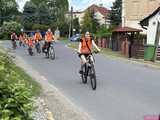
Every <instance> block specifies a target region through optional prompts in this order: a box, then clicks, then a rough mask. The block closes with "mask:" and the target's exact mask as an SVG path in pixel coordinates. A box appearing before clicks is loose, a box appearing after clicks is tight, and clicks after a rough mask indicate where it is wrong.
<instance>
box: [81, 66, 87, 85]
mask: <svg viewBox="0 0 160 120" xmlns="http://www.w3.org/2000/svg"><path fill="white" fill-rule="evenodd" d="M81 78H82V82H83V83H84V84H86V83H87V65H86V64H85V65H84V66H83V67H82V74H81Z"/></svg>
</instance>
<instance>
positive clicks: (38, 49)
mask: <svg viewBox="0 0 160 120" xmlns="http://www.w3.org/2000/svg"><path fill="white" fill-rule="evenodd" d="M36 50H37V53H41V45H40V44H39V43H37V45H36Z"/></svg>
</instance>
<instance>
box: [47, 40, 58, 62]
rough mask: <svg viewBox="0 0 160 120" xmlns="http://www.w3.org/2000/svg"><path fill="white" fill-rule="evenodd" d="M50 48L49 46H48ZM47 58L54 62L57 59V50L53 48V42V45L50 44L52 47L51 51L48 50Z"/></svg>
mask: <svg viewBox="0 0 160 120" xmlns="http://www.w3.org/2000/svg"><path fill="white" fill-rule="evenodd" d="M47 47H48V46H47ZM45 51H46V53H45V54H46V57H47V58H51V59H52V60H54V59H55V57H56V54H55V50H54V46H53V42H51V44H50V47H49V49H48V48H46V50H45Z"/></svg>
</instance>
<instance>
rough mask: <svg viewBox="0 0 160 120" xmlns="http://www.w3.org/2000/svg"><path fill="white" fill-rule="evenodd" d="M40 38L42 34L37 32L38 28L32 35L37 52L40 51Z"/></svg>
mask: <svg viewBox="0 0 160 120" xmlns="http://www.w3.org/2000/svg"><path fill="white" fill-rule="evenodd" d="M41 40H42V35H41V33H40V32H39V30H37V31H36V33H35V35H34V41H35V46H36V49H37V52H38V53H40V52H41V47H40V46H41V45H40V41H41Z"/></svg>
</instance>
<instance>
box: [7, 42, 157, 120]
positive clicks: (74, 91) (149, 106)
mask: <svg viewBox="0 0 160 120" xmlns="http://www.w3.org/2000/svg"><path fill="white" fill-rule="evenodd" d="M7 44H8V43H7ZM5 46H6V47H8V45H6V43H5ZM55 50H56V59H55V60H54V61H52V60H49V59H45V58H44V56H43V55H37V54H36V55H35V56H32V57H31V56H29V55H28V54H27V51H26V50H25V49H24V48H18V49H17V50H16V51H14V52H15V54H16V55H17V56H21V57H23V59H24V60H25V61H26V62H27V63H28V64H29V65H32V67H33V68H34V69H35V70H36V71H38V72H39V73H41V75H42V76H44V77H45V78H46V79H47V80H48V81H49V82H50V83H51V84H53V85H54V86H56V87H57V88H58V89H59V90H60V91H61V92H62V93H63V94H64V95H65V96H66V97H67V98H69V99H70V100H71V101H72V102H73V103H74V104H76V105H77V106H78V107H79V108H81V109H82V110H83V111H85V112H87V113H88V114H89V115H90V116H91V117H92V118H94V119H95V120H143V117H144V116H145V115H158V114H159V113H160V93H159V92H160V70H155V69H151V68H146V67H143V66H141V65H136V64H131V63H126V62H124V61H120V60H116V59H111V58H108V57H104V56H103V55H96V56H95V59H96V67H95V68H96V72H97V83H98V85H97V90H96V91H93V90H92V89H91V86H90V83H89V84H86V85H84V84H82V82H81V79H80V75H79V74H78V70H79V67H80V61H79V58H78V57H77V54H76V53H75V52H74V51H73V50H72V49H70V48H67V47H66V45H65V44H64V43H61V42H58V43H56V44H55Z"/></svg>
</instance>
